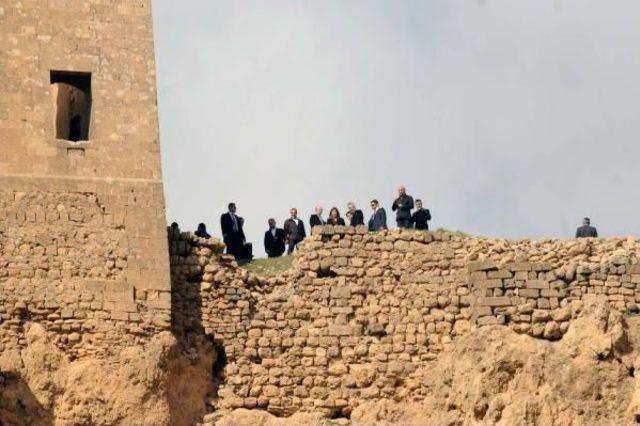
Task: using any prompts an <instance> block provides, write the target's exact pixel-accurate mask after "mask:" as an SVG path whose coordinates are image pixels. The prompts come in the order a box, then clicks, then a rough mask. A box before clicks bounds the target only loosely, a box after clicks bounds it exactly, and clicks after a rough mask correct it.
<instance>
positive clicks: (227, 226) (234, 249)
mask: <svg viewBox="0 0 640 426" xmlns="http://www.w3.org/2000/svg"><path fill="white" fill-rule="evenodd" d="M242 225H244V219H242V218H241V217H240V216H237V215H236V205H235V203H229V211H228V212H227V213H224V214H223V215H222V216H220V228H221V229H222V238H223V240H224V243H225V244H226V246H227V253H228V254H232V255H233V256H235V257H236V258H237V257H239V256H240V255H241V253H242V248H243V246H244V243H245V242H246V238H245V236H244V231H243V230H242Z"/></svg>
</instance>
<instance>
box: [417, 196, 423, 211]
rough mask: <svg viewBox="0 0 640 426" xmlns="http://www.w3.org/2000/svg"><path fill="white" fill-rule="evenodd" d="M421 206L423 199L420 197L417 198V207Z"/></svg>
mask: <svg viewBox="0 0 640 426" xmlns="http://www.w3.org/2000/svg"><path fill="white" fill-rule="evenodd" d="M421 208H422V200H421V199H419V198H418V199H417V200H416V209H418V210H420V209H421Z"/></svg>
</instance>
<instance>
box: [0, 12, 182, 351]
mask: <svg viewBox="0 0 640 426" xmlns="http://www.w3.org/2000/svg"><path fill="white" fill-rule="evenodd" d="M150 8H151V1H150V0H140V1H129V0H108V1H103V0H87V1H77V0H61V1H46V2H45V1H15V0H0V45H2V46H3V49H0V139H1V143H0V145H1V148H0V352H2V351H3V350H9V349H14V350H19V349H20V348H21V347H22V346H23V345H24V341H25V339H24V336H23V330H22V329H23V326H24V324H26V323H29V322H36V323H40V324H41V325H42V326H44V328H45V329H46V330H47V332H48V333H49V334H50V336H49V337H50V339H51V340H52V341H55V342H56V344H57V345H58V346H59V347H60V348H61V349H64V351H65V353H68V354H69V355H70V356H72V357H83V356H85V355H91V354H96V353H102V352H110V351H114V350H116V351H117V348H118V347H121V346H126V345H130V344H138V343H140V342H141V340H144V339H145V338H147V337H149V336H151V335H153V334H155V333H157V332H159V331H162V330H169V328H170V308H171V300H170V299H171V288H170V281H169V262H168V256H167V243H166V233H165V232H166V231H165V229H166V222H165V217H164V196H163V188H162V180H161V169H160V153H159V141H158V125H157V124H158V123H157V105H156V103H157V102H156V93H155V90H156V87H155V62H154V54H153V31H152V20H151V10H150ZM52 71H54V72H63V73H70V72H71V73H73V72H76V73H77V72H81V73H85V75H86V74H87V73H90V74H91V101H92V102H91V103H92V111H91V125H90V131H89V140H88V141H82V142H71V141H66V140H60V139H57V135H56V129H55V127H56V105H57V104H56V99H55V96H54V95H55V92H56V85H55V84H51V83H52V81H51V72H52Z"/></svg>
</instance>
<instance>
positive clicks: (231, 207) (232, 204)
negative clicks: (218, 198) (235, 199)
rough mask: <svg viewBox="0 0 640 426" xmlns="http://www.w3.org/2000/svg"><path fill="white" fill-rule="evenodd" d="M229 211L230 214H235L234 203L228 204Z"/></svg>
mask: <svg viewBox="0 0 640 426" xmlns="http://www.w3.org/2000/svg"><path fill="white" fill-rule="evenodd" d="M229 211H230V212H231V213H235V212H236V203H229Z"/></svg>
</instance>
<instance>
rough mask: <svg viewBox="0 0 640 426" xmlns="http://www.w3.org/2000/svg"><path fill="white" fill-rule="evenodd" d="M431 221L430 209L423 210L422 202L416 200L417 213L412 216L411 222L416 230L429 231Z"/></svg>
mask: <svg viewBox="0 0 640 426" xmlns="http://www.w3.org/2000/svg"><path fill="white" fill-rule="evenodd" d="M430 220H431V212H430V211H429V209H423V208H422V200H420V199H417V200H416V211H415V212H413V215H412V216H411V222H412V223H413V226H414V227H415V228H416V229H422V230H425V231H428V230H429V223H428V222H429V221H430Z"/></svg>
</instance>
